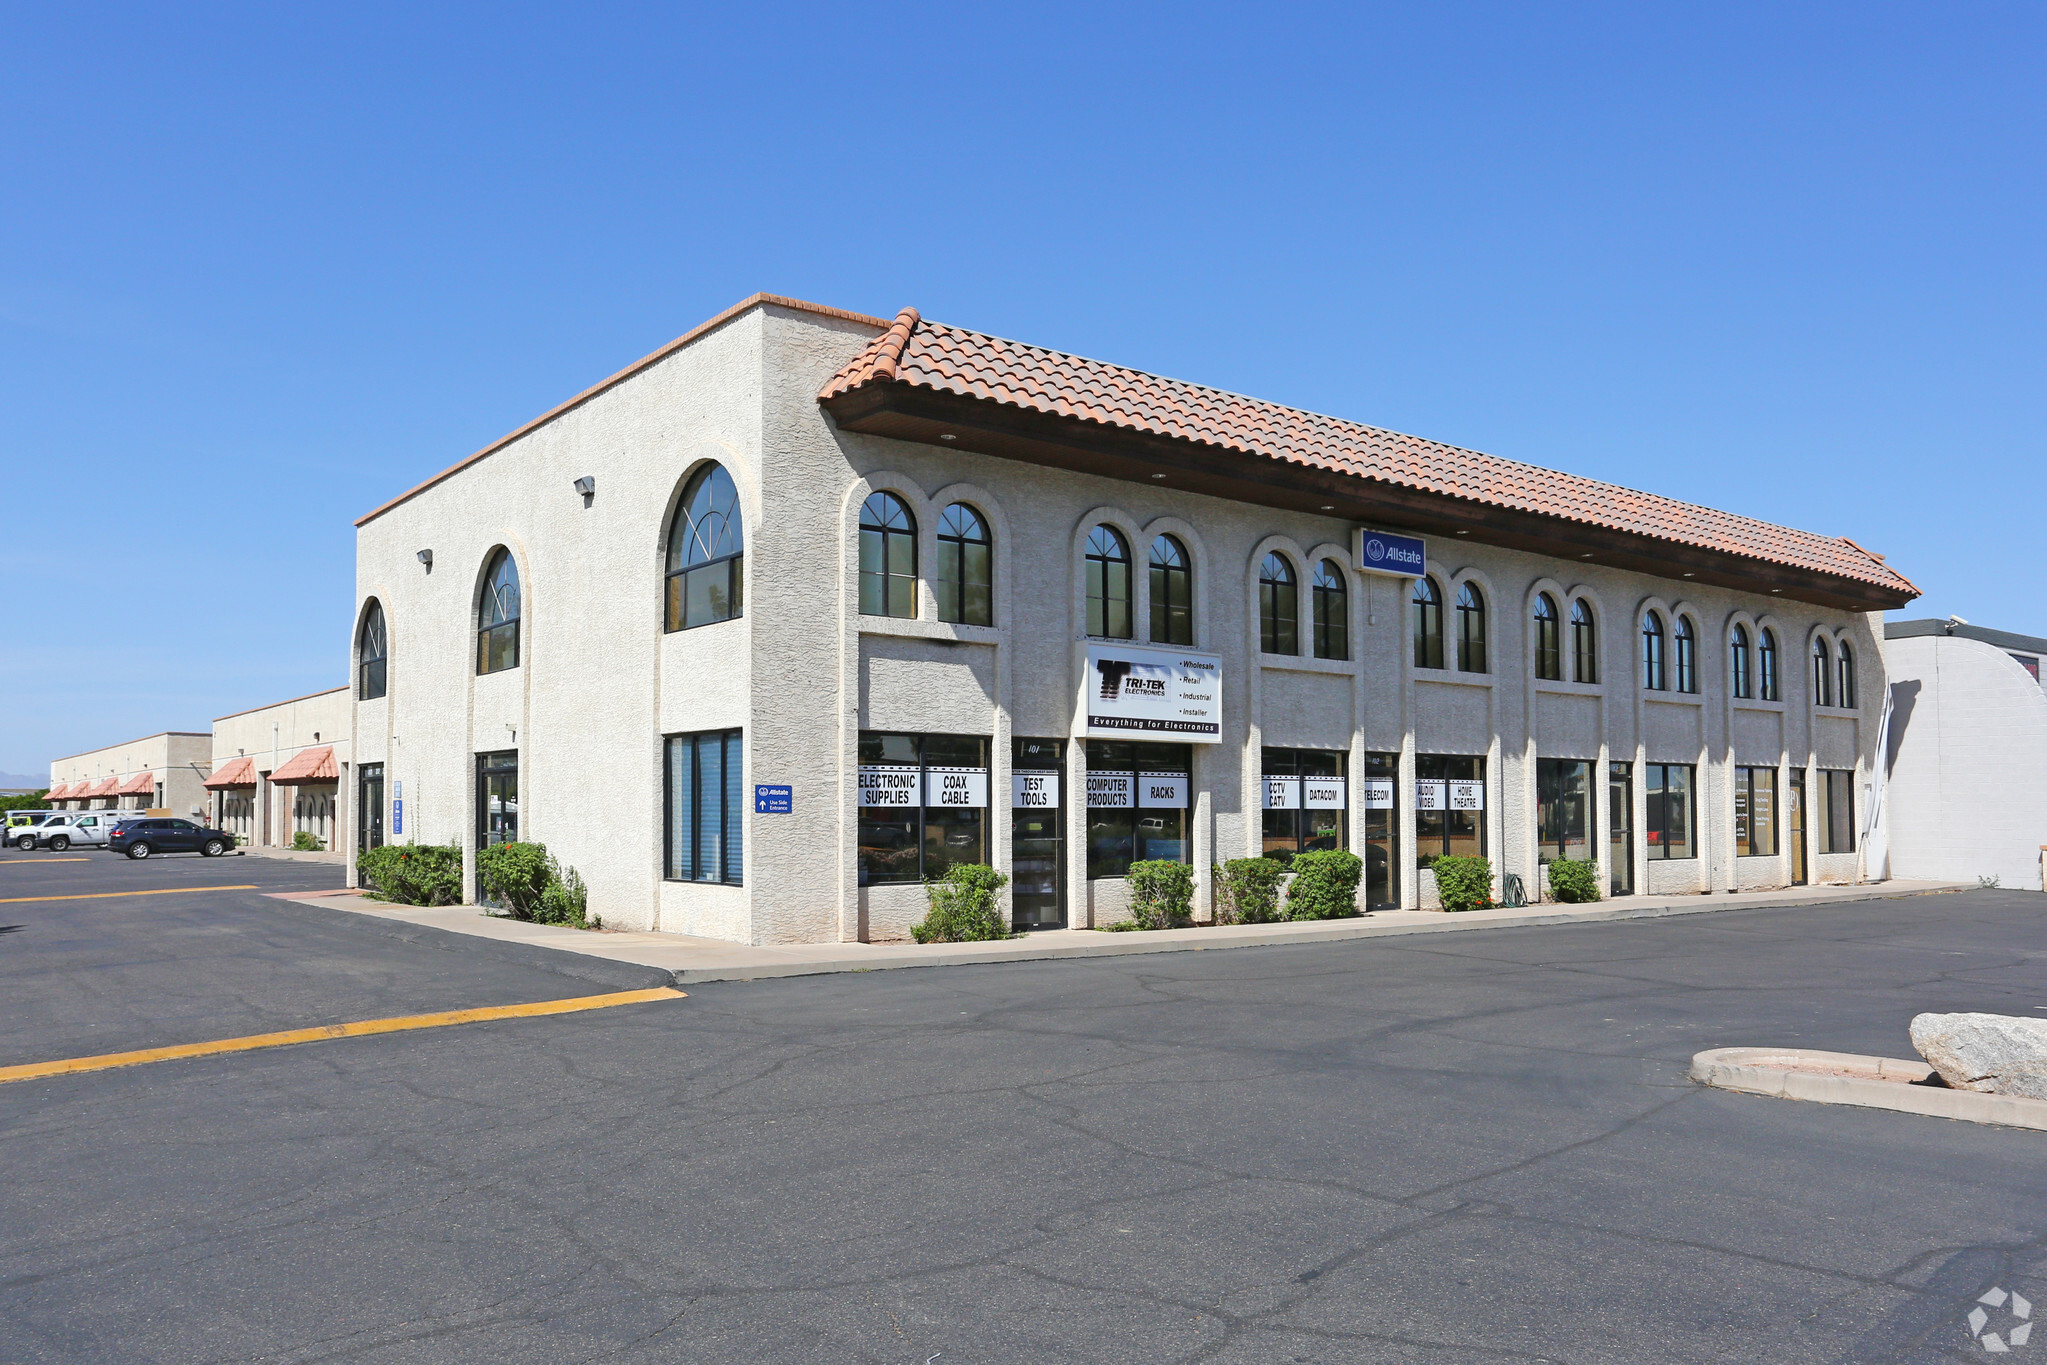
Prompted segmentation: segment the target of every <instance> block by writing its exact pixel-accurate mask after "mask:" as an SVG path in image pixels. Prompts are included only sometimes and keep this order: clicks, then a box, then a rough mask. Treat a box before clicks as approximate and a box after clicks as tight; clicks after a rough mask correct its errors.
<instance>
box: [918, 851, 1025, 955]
mask: <svg viewBox="0 0 2047 1365" xmlns="http://www.w3.org/2000/svg"><path fill="white" fill-rule="evenodd" d="M1008 884H1009V878H1008V877H1005V876H1004V875H1003V874H1002V873H1000V872H997V871H996V870H995V869H994V868H992V867H989V866H988V865H987V864H986V863H954V864H953V865H952V866H951V867H948V868H947V869H946V870H945V876H944V877H943V878H941V879H940V880H938V881H935V882H926V883H924V895H925V897H926V898H927V899H928V900H929V901H930V902H931V910H930V912H929V913H928V914H926V915H925V916H924V918H923V919H922V920H920V921H919V922H918V923H916V924H913V925H911V926H910V937H912V938H914V939H916V940H917V942H919V943H985V942H987V941H988V940H990V939H998V938H1008V937H1009V926H1008V925H1006V924H1004V923H1003V922H1002V902H1001V895H1002V888H1003V887H1005V886H1007V885H1008Z"/></svg>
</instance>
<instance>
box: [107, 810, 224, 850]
mask: <svg viewBox="0 0 2047 1365" xmlns="http://www.w3.org/2000/svg"><path fill="white" fill-rule="evenodd" d="M234 846H235V836H234V835H232V834H229V833H228V832H227V831H225V830H218V829H208V828H206V826H204V825H195V824H193V823H192V822H191V821H190V820H158V819H153V818H151V819H143V820H129V821H125V822H124V823H122V825H121V826H120V827H119V828H117V829H116V830H115V831H114V832H113V833H112V834H109V835H108V836H107V852H109V853H125V854H127V855H128V856H129V857H131V858H149V857H153V856H155V855H156V854H159V853H197V854H200V855H201V856H203V857H207V858H218V857H219V856H220V855H221V854H223V853H225V852H227V851H228V850H229V849H231V848H233V847H234Z"/></svg>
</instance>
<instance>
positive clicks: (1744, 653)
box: [1727, 626, 1752, 697]
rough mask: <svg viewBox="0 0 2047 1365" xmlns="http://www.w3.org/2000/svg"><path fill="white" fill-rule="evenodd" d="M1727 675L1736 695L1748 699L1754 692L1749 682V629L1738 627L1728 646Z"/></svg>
mask: <svg viewBox="0 0 2047 1365" xmlns="http://www.w3.org/2000/svg"><path fill="white" fill-rule="evenodd" d="M1727 661H1728V662H1727V673H1728V678H1729V681H1730V683H1731V684H1732V686H1733V688H1734V695H1735V696H1737V697H1747V696H1749V695H1750V692H1751V690H1752V684H1751V682H1750V680H1749V646H1748V629H1747V627H1745V626H1736V627H1735V628H1734V634H1733V636H1731V637H1730V638H1729V640H1728V644H1727Z"/></svg>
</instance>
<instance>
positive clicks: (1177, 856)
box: [1087, 739, 1194, 879]
mask: <svg viewBox="0 0 2047 1365" xmlns="http://www.w3.org/2000/svg"><path fill="white" fill-rule="evenodd" d="M1193 758H1194V751H1193V748H1192V746H1190V745H1186V744H1140V743H1134V742H1130V741H1126V740H1118V739H1091V740H1089V741H1088V742H1087V806H1088V811H1087V875H1088V876H1089V877H1090V878H1095V879H1100V878H1104V877H1121V876H1124V875H1125V874H1127V873H1128V872H1129V871H1130V864H1131V863H1133V862H1144V861H1147V860H1151V859H1161V860H1164V861H1166V862H1175V863H1185V862H1192V861H1193V846H1192V841H1191V838H1190V828H1189V827H1190V825H1191V823H1192V822H1191V821H1190V819H1189V811H1190V810H1191V809H1192V807H1193V804H1194V779H1193V772H1194V766H1193Z"/></svg>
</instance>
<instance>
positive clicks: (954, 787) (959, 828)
mask: <svg viewBox="0 0 2047 1365" xmlns="http://www.w3.org/2000/svg"><path fill="white" fill-rule="evenodd" d="M859 779H860V827H859V836H858V837H859V870H860V884H861V885H862V886H883V885H887V884H890V883H894V882H923V881H936V880H937V879H938V878H940V877H943V876H944V875H945V874H946V872H947V870H948V869H950V868H951V867H952V865H953V864H954V863H985V862H987V861H988V740H987V738H986V737H985V736H981V735H930V734H905V733H896V732H888V731H880V730H862V731H861V732H860V773H859Z"/></svg>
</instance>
